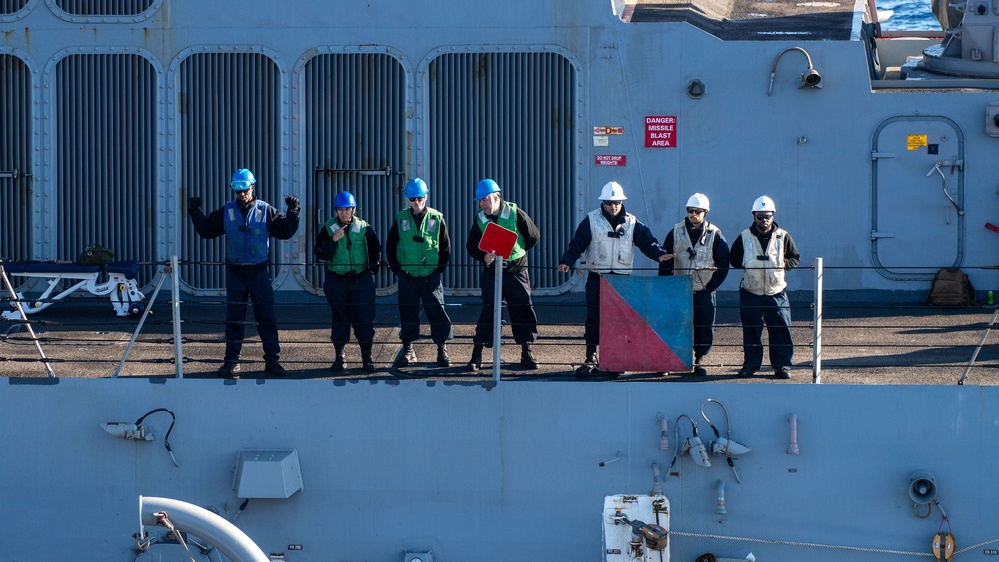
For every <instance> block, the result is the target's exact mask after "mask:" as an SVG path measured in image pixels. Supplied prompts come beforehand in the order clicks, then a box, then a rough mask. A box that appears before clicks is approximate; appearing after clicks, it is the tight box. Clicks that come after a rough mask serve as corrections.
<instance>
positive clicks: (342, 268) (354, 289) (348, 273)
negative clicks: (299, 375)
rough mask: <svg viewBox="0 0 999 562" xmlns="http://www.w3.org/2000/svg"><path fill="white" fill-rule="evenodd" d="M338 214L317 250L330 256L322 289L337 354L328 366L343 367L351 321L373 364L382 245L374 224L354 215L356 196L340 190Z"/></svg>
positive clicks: (367, 366) (367, 362)
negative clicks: (377, 282)
mask: <svg viewBox="0 0 999 562" xmlns="http://www.w3.org/2000/svg"><path fill="white" fill-rule="evenodd" d="M333 207H334V209H336V216H335V217H332V218H330V219H329V220H328V221H326V224H324V225H323V228H322V230H320V231H319V234H318V235H317V236H316V245H315V247H314V248H313V251H314V252H315V254H316V258H317V259H320V260H323V261H325V262H326V281H325V282H324V283H323V292H324V293H325V294H326V301H327V302H329V305H330V311H331V312H332V313H333V320H332V327H331V329H330V341H332V342H333V348H334V349H335V350H336V357H335V359H334V360H333V364H332V365H330V370H331V371H333V372H340V371H343V367H344V361H345V360H344V355H343V348H344V346H345V345H347V342H348V341H350V327H351V326H353V327H354V337H356V338H357V343H358V344H360V347H361V366H362V368H363V369H364V370H365V371H366V372H369V373H370V372H373V371H374V370H375V363H374V361H373V360H372V358H371V346H372V345H373V341H374V337H375V276H374V273H375V272H377V271H378V261H379V259H380V257H381V255H382V245H381V243H380V242H379V241H378V236H377V235H376V234H375V229H373V228H371V225H369V224H368V223H367V222H365V221H364V220H363V219H361V218H360V217H358V216H356V213H357V200H356V199H355V198H354V195H353V194H352V193H350V192H349V191H341V192H340V193H338V194H337V196H336V198H335V199H334V200H333Z"/></svg>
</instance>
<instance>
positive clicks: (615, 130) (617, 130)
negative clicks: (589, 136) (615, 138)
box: [593, 127, 624, 135]
mask: <svg viewBox="0 0 999 562" xmlns="http://www.w3.org/2000/svg"><path fill="white" fill-rule="evenodd" d="M593 134H594V135H623V134H624V127H593Z"/></svg>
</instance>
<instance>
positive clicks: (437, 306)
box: [399, 273, 451, 344]
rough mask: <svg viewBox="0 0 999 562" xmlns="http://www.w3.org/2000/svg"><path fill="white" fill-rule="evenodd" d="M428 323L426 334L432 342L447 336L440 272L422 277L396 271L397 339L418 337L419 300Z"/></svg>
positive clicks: (440, 342) (404, 339) (409, 340)
mask: <svg viewBox="0 0 999 562" xmlns="http://www.w3.org/2000/svg"><path fill="white" fill-rule="evenodd" d="M421 301H422V302H423V311H424V312H426V313H427V321H428V322H429V323H430V338H431V339H433V340H434V343H436V344H442V343H444V342H446V341H447V340H449V339H451V319H450V318H449V317H448V315H447V312H446V311H445V310H444V285H443V284H442V283H441V274H440V273H431V274H430V275H427V276H426V277H413V276H412V275H409V274H407V273H403V274H401V275H399V339H400V340H402V341H403V342H404V343H405V342H411V341H416V340H418V339H420V302H421Z"/></svg>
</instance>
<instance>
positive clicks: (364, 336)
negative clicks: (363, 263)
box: [323, 269, 375, 344]
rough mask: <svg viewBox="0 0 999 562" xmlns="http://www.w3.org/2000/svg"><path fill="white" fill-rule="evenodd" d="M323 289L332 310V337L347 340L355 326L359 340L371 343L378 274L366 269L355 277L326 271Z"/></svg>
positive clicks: (336, 342)
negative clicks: (376, 277)
mask: <svg viewBox="0 0 999 562" xmlns="http://www.w3.org/2000/svg"><path fill="white" fill-rule="evenodd" d="M323 293H325V294H326V302H328V303H329V305H330V312H332V314H333V324H332V327H331V328H330V341H331V342H333V343H334V344H345V343H347V342H348V341H350V328H351V326H353V328H354V337H355V338H357V343H364V344H370V343H371V342H372V341H373V340H374V339H375V276H374V275H372V274H371V271H370V270H368V269H365V270H364V271H362V272H361V273H358V274H357V275H356V276H353V277H345V276H342V275H337V274H335V273H333V272H332V271H328V270H327V271H326V281H325V282H324V283H323Z"/></svg>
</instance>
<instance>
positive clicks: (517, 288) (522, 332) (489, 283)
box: [472, 268, 538, 347]
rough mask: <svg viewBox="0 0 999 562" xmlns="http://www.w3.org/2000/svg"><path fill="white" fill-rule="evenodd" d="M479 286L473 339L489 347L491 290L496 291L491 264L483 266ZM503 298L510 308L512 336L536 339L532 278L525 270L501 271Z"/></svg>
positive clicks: (522, 341) (527, 340)
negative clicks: (479, 294)
mask: <svg viewBox="0 0 999 562" xmlns="http://www.w3.org/2000/svg"><path fill="white" fill-rule="evenodd" d="M479 286H480V287H482V312H481V313H479V322H478V324H476V325H475V336H474V337H473V338H472V343H475V344H479V345H485V346H486V347H492V345H493V306H494V304H493V293H494V292H495V291H496V273H495V272H494V271H493V269H492V268H482V273H481V275H480V276H479ZM503 299H504V300H506V306H507V310H508V311H509V312H510V324H511V328H512V329H513V339H514V341H516V342H517V343H519V344H522V345H523V344H525V343H534V342H535V341H537V339H538V316H537V315H536V314H535V313H534V303H532V302H531V278H530V277H529V276H528V275H527V270H526V269H523V270H520V271H518V272H516V273H507V272H506V271H504V272H503Z"/></svg>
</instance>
